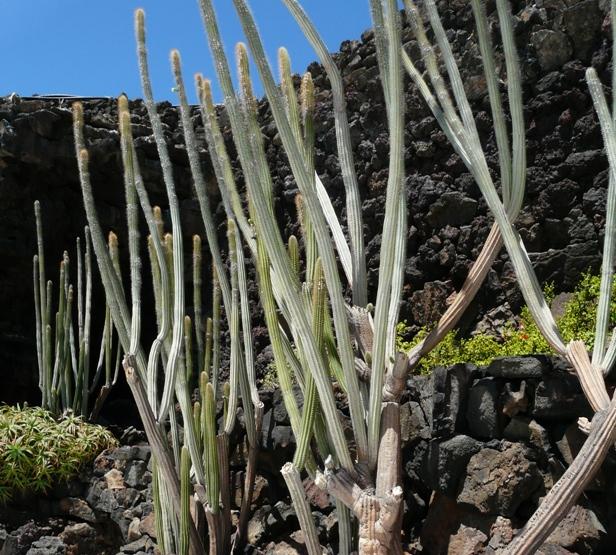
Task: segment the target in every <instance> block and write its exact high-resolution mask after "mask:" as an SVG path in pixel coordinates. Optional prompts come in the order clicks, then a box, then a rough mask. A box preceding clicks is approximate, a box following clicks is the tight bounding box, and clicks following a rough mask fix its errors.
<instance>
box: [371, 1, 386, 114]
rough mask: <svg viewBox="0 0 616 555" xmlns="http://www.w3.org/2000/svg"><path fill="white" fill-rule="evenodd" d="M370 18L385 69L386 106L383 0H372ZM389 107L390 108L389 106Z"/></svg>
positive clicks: (384, 81) (384, 83) (379, 62)
mask: <svg viewBox="0 0 616 555" xmlns="http://www.w3.org/2000/svg"><path fill="white" fill-rule="evenodd" d="M370 18H371V20H372V28H373V30H374V45H375V50H376V58H377V63H378V65H379V67H380V68H383V71H382V72H380V76H381V85H382V87H383V96H384V98H385V104H386V106H387V105H388V104H389V71H388V68H389V65H388V64H389V61H388V58H387V53H388V52H387V35H386V33H385V17H384V15H383V2H382V0H370ZM388 109H389V108H388Z"/></svg>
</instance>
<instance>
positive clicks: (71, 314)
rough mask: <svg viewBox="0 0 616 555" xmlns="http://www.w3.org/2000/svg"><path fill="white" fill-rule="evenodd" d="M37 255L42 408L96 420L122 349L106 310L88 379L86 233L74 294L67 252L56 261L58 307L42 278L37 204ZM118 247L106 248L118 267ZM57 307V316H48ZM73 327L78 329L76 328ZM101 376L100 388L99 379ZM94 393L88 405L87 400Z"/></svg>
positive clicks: (112, 237) (78, 246) (112, 243)
mask: <svg viewBox="0 0 616 555" xmlns="http://www.w3.org/2000/svg"><path fill="white" fill-rule="evenodd" d="M34 215H35V220H36V235H37V254H35V255H34V257H33V281H34V310H35V324H36V348H37V362H38V372H39V389H40V390H41V405H42V406H43V408H46V409H48V410H49V411H51V412H52V413H54V414H62V413H65V412H67V411H72V412H74V413H75V414H78V415H80V416H85V417H87V418H89V419H90V420H95V419H96V417H97V415H98V413H99V412H100V410H101V408H102V406H103V404H104V402H105V400H106V399H107V396H108V395H109V391H110V390H111V388H112V387H113V386H114V385H115V383H116V381H117V379H118V372H119V369H120V361H121V349H120V346H119V344H118V342H117V341H114V328H113V323H112V321H111V315H110V312H109V308H108V307H106V309H105V323H104V325H103V330H102V332H101V340H100V349H99V354H98V358H97V361H96V369H95V372H94V375H93V376H92V377H91V374H90V367H91V356H90V352H91V349H90V345H91V335H92V287H93V281H92V253H91V246H90V244H91V240H90V230H89V228H88V227H87V226H86V228H85V229H84V243H85V248H82V244H81V238H79V237H77V240H76V243H77V244H76V253H77V267H76V275H77V291H75V289H74V287H73V285H72V283H71V277H70V276H71V271H70V270H71V264H70V257H69V254H68V252H67V251H65V252H64V254H63V256H62V260H61V262H60V270H59V278H58V299H57V304H55V303H54V299H53V282H52V281H51V280H49V281H47V280H46V277H45V246H44V233H43V222H42V214H41V205H40V203H39V202H38V201H36V202H35V203H34ZM117 247H118V244H117V237H116V236H115V234H113V233H110V234H109V241H108V249H109V253H110V256H111V257H112V259H113V260H114V264H115V265H116V266H118V264H119V258H118V248H117ZM54 306H56V312H55V316H54V318H53V319H52V314H53V310H54ZM75 324H77V329H75ZM103 376H104V383H103V384H102V385H100V386H99V384H100V383H101V378H103ZM94 394H96V397H95V399H94V404H93V406H92V407H91V406H90V397H91V396H92V395H94Z"/></svg>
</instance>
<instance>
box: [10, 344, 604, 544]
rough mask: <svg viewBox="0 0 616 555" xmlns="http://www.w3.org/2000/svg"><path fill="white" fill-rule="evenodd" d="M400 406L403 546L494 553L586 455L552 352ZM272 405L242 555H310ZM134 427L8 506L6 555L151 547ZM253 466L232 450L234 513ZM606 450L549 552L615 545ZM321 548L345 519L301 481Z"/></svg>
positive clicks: (270, 398) (438, 380)
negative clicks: (61, 481) (84, 464)
mask: <svg viewBox="0 0 616 555" xmlns="http://www.w3.org/2000/svg"><path fill="white" fill-rule="evenodd" d="M408 385H409V387H408V392H407V394H406V395H405V397H404V398H403V404H402V415H403V419H402V440H403V457H402V460H403V461H404V469H403V480H404V483H403V485H404V492H405V514H404V522H403V530H404V541H405V544H406V548H407V551H408V552H409V553H426V554H430V555H440V554H449V555H479V554H485V555H493V554H494V555H496V554H498V553H499V550H500V549H501V548H503V547H504V546H506V545H507V543H508V542H509V541H510V540H511V538H512V536H513V534H514V533H515V531H516V530H517V529H518V528H519V527H521V526H522V525H523V524H524V522H525V521H526V520H527V519H528V517H529V516H530V515H531V514H532V512H533V511H534V509H535V508H536V506H537V504H538V502H539V500H540V499H541V497H542V496H543V495H544V494H545V492H546V491H547V490H549V488H550V487H551V486H552V485H553V484H554V482H555V481H556V480H557V479H558V478H559V477H560V475H561V474H562V473H563V472H564V470H565V468H566V466H567V465H568V464H569V463H570V462H571V460H572V458H573V457H574V456H575V455H576V453H577V452H578V450H579V448H580V446H581V444H582V442H583V441H584V435H583V433H582V432H581V431H580V429H579V428H578V425H577V419H578V417H580V416H591V415H592V411H591V409H590V407H589V406H588V404H587V402H586V400H585V398H584V396H583V394H582V392H581V391H580V388H579V385H578V382H577V380H576V379H575V377H573V376H571V375H570V374H569V373H568V372H567V370H566V369H565V368H564V365H563V363H562V361H560V360H558V359H551V358H549V357H545V356H537V357H524V358H521V357H520V358H509V359H499V360H496V361H494V362H493V363H492V364H490V365H489V366H488V367H486V368H477V367H475V366H472V365H468V364H458V365H456V366H453V367H451V368H437V369H435V371H434V372H433V373H432V374H431V375H430V376H417V377H413V378H411V379H410V380H409V384H408ZM264 400H265V403H266V409H267V410H266V413H265V418H264V435H263V443H262V451H261V453H260V455H259V459H258V461H259V462H258V469H257V473H258V476H257V481H256V488H255V496H254V500H253V507H252V508H253V513H252V518H251V520H250V524H249V528H248V541H249V544H250V545H249V546H248V547H247V549H246V553H252V554H270V555H298V554H303V553H305V550H304V547H303V542H302V535H301V532H299V525H298V522H297V517H296V515H295V512H294V510H293V507H292V506H291V504H290V499H289V497H288V494H287V492H286V488H285V484H284V481H283V480H282V478H281V476H280V474H279V471H280V468H281V466H282V465H283V464H284V462H285V461H287V460H289V459H290V458H291V457H292V453H293V450H294V438H293V435H292V433H291V428H290V425H289V421H288V416H287V413H286V411H285V409H284V405H283V403H282V400H281V396H280V392H279V390H273V391H269V392H266V394H265V395H264ZM142 439H143V436H142V434H139V433H137V432H135V431H132V432H130V433H128V434H125V436H124V443H131V444H133V445H123V446H122V447H120V448H118V449H115V450H113V451H107V452H104V453H102V454H101V455H100V456H99V457H98V458H97V459H96V461H95V462H94V465H93V467H92V468H87V469H84V472H83V473H82V475H81V477H80V478H79V480H75V481H74V482H71V483H69V484H67V485H62V486H58V487H57V488H55V489H54V490H53V491H52V492H50V494H49V496H48V497H46V498H38V499H28V500H23V501H22V502H21V504H13V505H12V506H10V507H8V508H6V509H4V510H2V511H0V522H2V523H3V524H2V525H0V544H2V542H3V546H2V547H1V548H0V554H1V555H56V554H57V555H61V554H66V555H71V554H83V555H96V554H102V555H106V554H109V555H114V554H118V555H120V554H137V555H144V554H146V553H154V552H155V541H156V532H155V529H154V525H153V513H152V510H153V509H152V498H151V479H152V477H151V472H150V470H151V467H150V448H149V446H147V444H144V443H143V442H142V441H141V440H142ZM244 467H245V462H244V461H243V459H242V457H241V455H240V452H239V451H236V452H235V454H234V455H233V456H232V470H233V471H234V472H233V477H234V478H233V483H234V484H236V485H237V490H236V496H235V497H236V498H235V499H234V503H235V510H237V509H238V508H239V505H240V501H241V498H240V496H241V494H240V493H239V492H240V489H241V488H240V485H241V484H242V469H243V468H244ZM615 471H616V457H614V456H613V455H610V456H609V457H608V459H607V461H606V463H605V464H604V467H603V469H602V471H601V473H600V474H599V475H598V476H597V478H596V479H595V480H594V481H593V482H592V484H591V485H590V487H589V488H588V490H587V491H586V493H585V495H584V497H583V498H581V499H579V500H578V504H577V505H575V507H574V508H573V509H572V510H571V512H570V513H569V515H568V516H567V518H566V519H565V520H564V521H563V522H562V523H561V525H560V526H559V527H558V528H557V529H556V530H555V531H554V532H553V533H552V535H551V536H550V538H549V539H548V541H547V542H546V544H545V545H544V546H543V548H542V549H541V551H540V552H538V553H541V554H543V555H555V554H558V555H571V554H578V555H591V554H596V555H598V554H606V555H607V554H609V553H614V550H615V549H616V501H615V500H616V495H615V494H616V491H614V483H613V480H611V479H610V476H611V475H613V472H615ZM306 486H307V489H308V492H309V497H310V499H311V502H312V507H313V516H314V518H315V521H316V522H317V525H318V530H319V537H320V540H321V543H322V545H324V546H327V547H328V548H329V550H330V553H335V552H336V545H337V543H336V542H337V523H336V520H335V518H334V516H333V514H332V513H331V511H332V507H331V505H330V503H329V500H328V498H327V496H326V495H325V494H324V493H323V492H321V491H320V490H318V489H317V488H316V486H314V485H311V484H308V483H307V484H306Z"/></svg>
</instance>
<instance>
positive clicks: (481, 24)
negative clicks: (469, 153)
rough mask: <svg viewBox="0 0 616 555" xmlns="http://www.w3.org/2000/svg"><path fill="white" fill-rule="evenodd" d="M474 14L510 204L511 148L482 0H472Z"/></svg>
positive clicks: (504, 193)
mask: <svg viewBox="0 0 616 555" xmlns="http://www.w3.org/2000/svg"><path fill="white" fill-rule="evenodd" d="M472 6H473V15H474V16H475V28H476V29H477V37H478V39H479V50H480V52H481V59H482V61H483V70H484V71H483V74H484V75H485V78H486V85H487V88H488V96H489V99H490V107H491V109H492V121H493V123H494V135H495V138H496V149H497V151H498V161H499V166H500V179H501V188H502V197H503V203H504V204H505V205H507V206H508V205H509V203H510V201H511V193H512V192H511V150H510V148H509V137H508V134H507V126H506V123H505V114H504V112H503V105H502V102H501V96H500V92H499V88H498V81H497V75H498V74H497V73H496V65H495V63H494V46H493V44H492V40H491V38H490V33H489V31H488V18H487V16H486V11H485V6H484V5H483V4H482V3H481V1H480V0H472Z"/></svg>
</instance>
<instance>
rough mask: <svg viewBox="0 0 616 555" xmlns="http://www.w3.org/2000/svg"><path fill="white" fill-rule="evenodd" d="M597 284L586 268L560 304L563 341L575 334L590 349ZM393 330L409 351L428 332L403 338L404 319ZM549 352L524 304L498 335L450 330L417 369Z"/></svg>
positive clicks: (548, 293) (614, 318)
mask: <svg viewBox="0 0 616 555" xmlns="http://www.w3.org/2000/svg"><path fill="white" fill-rule="evenodd" d="M600 285H601V276H599V275H593V274H592V273H590V272H588V273H586V274H583V275H582V279H581V280H580V282H579V283H578V285H577V287H576V288H575V290H574V292H573V294H572V295H571V298H570V299H569V300H568V301H567V302H566V304H565V306H564V310H563V313H562V316H560V318H558V320H557V321H558V326H559V329H560V330H561V332H562V335H563V338H564V339H565V340H566V341H571V340H573V339H574V338H576V337H579V338H582V340H583V341H584V343H585V344H586V345H588V347H589V349H592V347H593V344H594V332H595V329H594V326H595V320H596V317H597V303H598V301H599V289H600ZM544 294H545V297H546V299H548V300H551V299H552V298H553V297H554V294H553V287H552V286H551V285H548V286H546V287H545V289H544ZM610 321H611V324H612V325H614V323H615V322H616V299H615V298H614V296H613V295H612V302H611V306H610ZM396 331H397V338H396V343H397V347H398V349H399V350H400V351H402V352H410V351H411V350H412V349H413V347H415V345H417V344H418V343H420V342H421V341H423V339H424V338H425V337H426V336H427V335H428V330H427V329H425V328H424V329H422V330H421V331H420V332H419V333H418V334H417V335H416V336H415V337H413V338H412V339H411V340H407V339H406V336H407V335H408V331H409V326H408V325H407V324H406V323H405V322H400V323H399V324H398V326H397V328H396ZM552 352H553V350H552V349H551V348H550V346H549V345H548V342H547V341H546V340H545V338H544V337H543V335H542V334H541V331H540V330H539V328H538V327H537V324H536V323H535V321H534V320H533V317H532V315H531V313H530V311H529V309H528V307H527V306H524V308H522V311H521V312H520V315H519V319H518V322H517V323H516V324H510V325H508V326H507V327H506V328H505V329H504V330H503V333H502V334H501V335H500V336H496V335H491V334H487V333H480V334H477V335H474V336H472V337H470V338H463V337H458V333H457V330H453V331H450V332H449V333H448V334H447V335H446V336H445V338H444V339H443V341H442V342H441V343H439V344H438V345H437V347H436V348H435V349H434V350H433V351H432V352H431V353H429V354H428V355H427V356H425V357H424V358H423V359H422V360H421V361H420V363H419V365H418V366H417V371H418V372H419V373H428V372H430V371H431V370H432V368H434V367H436V366H451V365H453V364H457V363H459V362H469V363H471V364H476V365H477V366H485V365H487V364H489V363H490V362H491V361H492V360H494V359H495V358H498V357H504V356H522V355H533V354H544V353H552Z"/></svg>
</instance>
